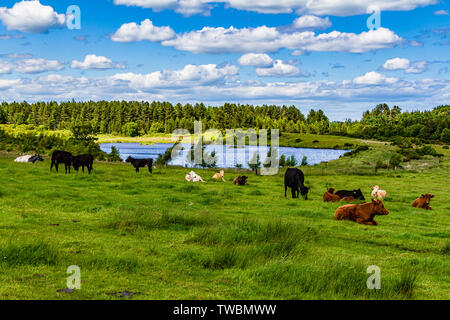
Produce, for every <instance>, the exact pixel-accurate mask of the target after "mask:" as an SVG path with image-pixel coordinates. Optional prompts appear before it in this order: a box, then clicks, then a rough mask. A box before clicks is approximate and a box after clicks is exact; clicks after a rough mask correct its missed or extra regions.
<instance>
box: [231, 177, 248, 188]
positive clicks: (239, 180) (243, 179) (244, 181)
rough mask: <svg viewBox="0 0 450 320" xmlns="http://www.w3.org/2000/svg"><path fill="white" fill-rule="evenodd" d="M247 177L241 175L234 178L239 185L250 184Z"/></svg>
mask: <svg viewBox="0 0 450 320" xmlns="http://www.w3.org/2000/svg"><path fill="white" fill-rule="evenodd" d="M247 179H248V177H246V176H239V177H237V178H236V179H234V180H233V183H234V184H235V185H237V186H248V183H247Z"/></svg>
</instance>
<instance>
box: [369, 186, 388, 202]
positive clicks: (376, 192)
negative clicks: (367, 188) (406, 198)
mask: <svg viewBox="0 0 450 320" xmlns="http://www.w3.org/2000/svg"><path fill="white" fill-rule="evenodd" d="M386 195H387V192H386V190H380V187H379V186H375V187H373V190H372V199H375V198H376V199H378V200H381V199H383V198H386Z"/></svg>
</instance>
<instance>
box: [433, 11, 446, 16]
mask: <svg viewBox="0 0 450 320" xmlns="http://www.w3.org/2000/svg"><path fill="white" fill-rule="evenodd" d="M433 14H434V15H435V16H448V15H449V12H448V11H447V10H438V11H435V12H433Z"/></svg>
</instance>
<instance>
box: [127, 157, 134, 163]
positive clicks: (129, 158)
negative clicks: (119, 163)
mask: <svg viewBox="0 0 450 320" xmlns="http://www.w3.org/2000/svg"><path fill="white" fill-rule="evenodd" d="M131 160H133V158H132V157H131V156H129V157H128V158H127V160H125V162H131Z"/></svg>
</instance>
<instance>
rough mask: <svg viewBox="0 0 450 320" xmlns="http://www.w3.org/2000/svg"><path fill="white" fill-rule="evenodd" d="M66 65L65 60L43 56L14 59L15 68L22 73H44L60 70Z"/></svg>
mask: <svg viewBox="0 0 450 320" xmlns="http://www.w3.org/2000/svg"><path fill="white" fill-rule="evenodd" d="M64 67H65V63H64V62H59V61H57V60H47V59H42V58H33V59H24V60H16V61H14V70H15V71H17V72H20V73H42V72H47V71H58V70H62V69H64Z"/></svg>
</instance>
